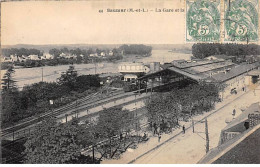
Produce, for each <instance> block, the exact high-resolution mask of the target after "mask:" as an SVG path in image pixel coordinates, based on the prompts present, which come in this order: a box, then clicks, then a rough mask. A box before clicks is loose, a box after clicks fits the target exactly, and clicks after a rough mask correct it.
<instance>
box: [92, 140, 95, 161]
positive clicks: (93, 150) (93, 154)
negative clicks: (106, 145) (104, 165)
mask: <svg viewBox="0 0 260 167" xmlns="http://www.w3.org/2000/svg"><path fill="white" fill-rule="evenodd" d="M94 148H95V147H94V145H92V156H93V157H92V158H93V159H92V160H93V164H94V163H95V149H94Z"/></svg>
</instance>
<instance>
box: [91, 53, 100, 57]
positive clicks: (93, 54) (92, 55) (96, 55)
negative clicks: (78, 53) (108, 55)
mask: <svg viewBox="0 0 260 167" xmlns="http://www.w3.org/2000/svg"><path fill="white" fill-rule="evenodd" d="M89 56H90V57H98V54H97V53H91V54H90V55H89Z"/></svg>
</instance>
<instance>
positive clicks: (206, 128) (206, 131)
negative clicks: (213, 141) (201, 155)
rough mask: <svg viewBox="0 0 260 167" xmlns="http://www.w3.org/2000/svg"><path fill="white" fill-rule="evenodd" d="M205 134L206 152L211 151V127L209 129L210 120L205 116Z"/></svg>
mask: <svg viewBox="0 0 260 167" xmlns="http://www.w3.org/2000/svg"><path fill="white" fill-rule="evenodd" d="M205 134H206V153H208V152H209V129H208V121H207V118H205Z"/></svg>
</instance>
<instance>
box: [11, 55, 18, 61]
mask: <svg viewBox="0 0 260 167" xmlns="http://www.w3.org/2000/svg"><path fill="white" fill-rule="evenodd" d="M10 58H11V59H12V61H13V62H15V61H18V56H17V55H10Z"/></svg>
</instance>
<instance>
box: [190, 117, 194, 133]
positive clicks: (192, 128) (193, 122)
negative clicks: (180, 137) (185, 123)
mask: <svg viewBox="0 0 260 167" xmlns="http://www.w3.org/2000/svg"><path fill="white" fill-rule="evenodd" d="M191 119H192V132H193V133H194V132H195V130H194V121H193V118H192V117H191Z"/></svg>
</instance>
